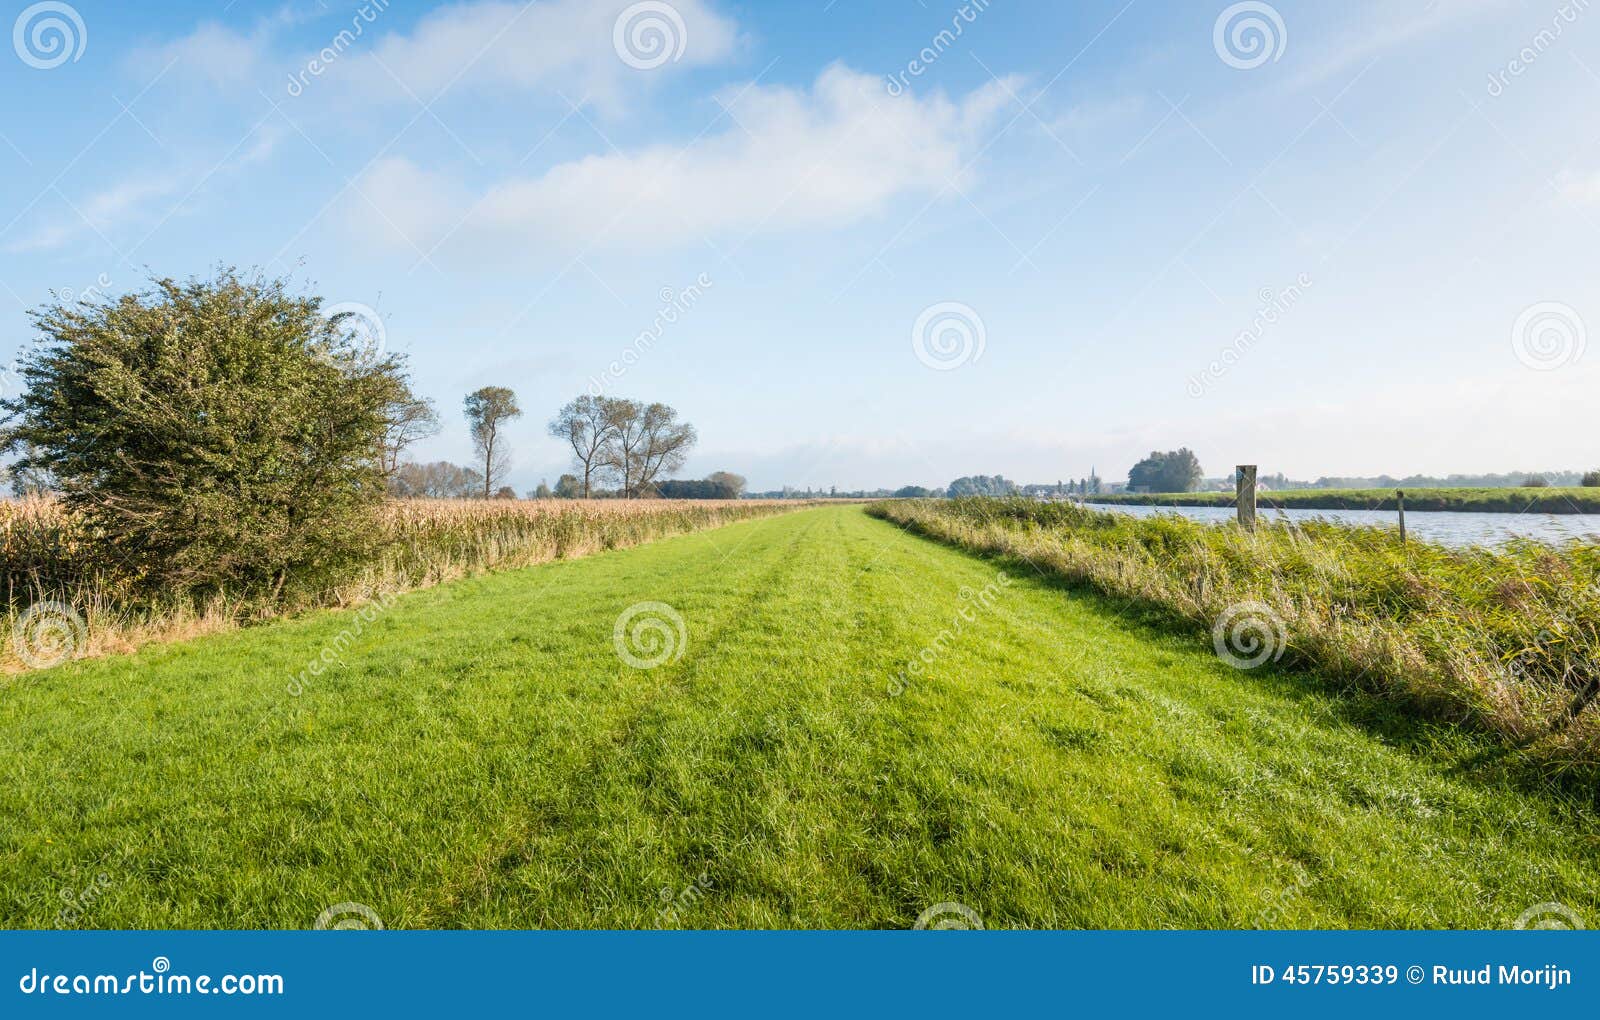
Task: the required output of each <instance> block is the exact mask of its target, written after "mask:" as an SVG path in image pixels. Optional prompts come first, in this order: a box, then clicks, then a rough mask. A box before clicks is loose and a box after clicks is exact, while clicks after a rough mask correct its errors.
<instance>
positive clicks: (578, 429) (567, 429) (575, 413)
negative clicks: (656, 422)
mask: <svg viewBox="0 0 1600 1020" xmlns="http://www.w3.org/2000/svg"><path fill="white" fill-rule="evenodd" d="M624 403H625V401H618V400H615V399H613V398H611V397H596V396H591V395H590V394H587V393H585V394H584V395H583V396H581V397H579V398H577V399H576V400H574V401H572V402H571V403H569V404H567V406H565V407H563V408H562V409H561V410H559V411H557V412H556V416H555V417H554V418H552V419H550V424H549V426H548V427H549V430H550V435H552V436H553V437H555V438H556V439H560V440H562V441H563V442H565V443H566V444H567V445H568V446H570V447H572V462H573V464H574V465H575V466H576V467H577V468H578V471H579V472H580V474H581V476H582V485H581V487H580V489H579V494H580V495H582V496H583V498H584V499H588V498H589V493H590V487H591V484H592V483H593V481H594V480H595V474H596V473H597V472H601V471H604V470H605V467H606V463H607V461H608V459H609V456H608V453H607V447H608V445H609V444H610V442H611V440H612V437H613V436H615V435H616V431H617V424H618V423H617V417H618V415H619V414H620V412H621V411H622V410H623V408H622V407H621V405H622V404H624Z"/></svg>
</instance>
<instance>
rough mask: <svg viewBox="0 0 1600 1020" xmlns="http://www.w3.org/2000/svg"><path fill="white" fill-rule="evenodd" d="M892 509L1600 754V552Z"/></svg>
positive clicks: (950, 536) (1303, 529) (1552, 748)
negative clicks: (1456, 546)
mask: <svg viewBox="0 0 1600 1020" xmlns="http://www.w3.org/2000/svg"><path fill="white" fill-rule="evenodd" d="M869 512H871V513H873V514H874V515H875V516H878V517H881V518H883V519H886V520H889V521H892V522H895V523H897V524H900V525H902V526H905V527H908V528H912V529H914V530H917V531H919V532H921V533H924V534H927V535H929V536H930V537H934V538H938V539H941V540H944V541H947V542H950V543H952V544H955V545H958V546H961V547H963V548H966V549H969V550H973V551H976V552H980V553H984V554H988V555H998V556H1004V557H1012V558H1016V559H1019V560H1025V561H1026V562H1027V563H1028V564H1031V565H1032V566H1033V567H1035V568H1037V569H1038V570H1040V571H1042V572H1044V573H1046V574H1050V575H1055V576H1057V577H1060V578H1063V579H1065V580H1067V581H1070V582H1073V583H1081V584H1085V585H1087V586H1090V587H1092V588H1094V589H1096V590H1098V591H1100V592H1103V593H1105V594H1109V595H1112V596H1116V597H1120V598H1125V599H1131V600H1134V601H1136V602H1137V603H1141V604H1144V605H1146V606H1149V607H1154V608H1157V609H1159V610H1161V611H1162V612H1163V613H1164V614H1165V615H1167V616H1170V617H1175V618H1176V619H1178V620H1180V621H1183V623H1184V624H1185V625H1189V626H1197V627H1201V628H1204V629H1206V630H1208V631H1210V632H1211V636H1212V640H1213V644H1214V645H1215V647H1216V650H1217V652H1218V654H1219V655H1220V656H1222V657H1223V658H1224V659H1225V660H1226V661H1229V662H1232V663H1234V664H1235V665H1240V666H1242V667H1244V668H1253V667H1254V666H1257V665H1270V664H1273V663H1284V664H1289V665H1295V666H1299V667H1305V668H1308V669H1311V670H1314V671H1315V672H1316V673H1317V674H1319V675H1321V676H1323V677H1325V678H1327V679H1329V680H1331V681H1332V682H1334V683H1336V684H1340V685H1345V686H1348V687H1352V688H1361V689H1365V690H1370V691H1375V692H1379V693H1381V694H1383V695H1385V696H1386V697H1391V698H1393V699H1395V700H1396V701H1398V702H1400V703H1402V704H1403V705H1404V706H1406V707H1407V708H1408V709H1411V710H1415V711H1418V712H1422V713H1425V714H1426V715H1428V716H1430V717H1433V718H1439V719H1444V720H1448V721H1450V722H1454V723H1463V724H1469V725H1474V726H1479V727H1482V728H1484V729H1487V730H1490V731H1492V732H1494V733H1497V734H1499V735H1500V736H1502V737H1503V738H1504V739H1505V741H1506V742H1507V743H1508V745H1510V746H1511V747H1512V748H1513V749H1514V753H1515V754H1518V755H1523V756H1526V757H1527V758H1528V759H1529V760H1530V761H1532V762H1533V763H1534V764H1536V766H1537V767H1539V768H1540V769H1542V770H1545V771H1551V772H1572V771H1579V772H1582V773H1583V774H1585V775H1593V774H1594V769H1595V767H1596V766H1597V765H1600V706H1597V702H1600V697H1597V695H1600V546H1595V545H1593V544H1585V543H1577V542H1573V543H1569V544H1566V545H1559V546H1557V545H1550V544H1546V543H1539V542H1533V541H1521V542H1517V543H1514V544H1512V545H1510V546H1508V547H1505V548H1499V549H1488V548H1472V549H1449V548H1445V547H1442V546H1438V545H1433V544H1429V543H1425V542H1417V541H1411V542H1409V543H1405V544H1402V543H1401V542H1400V541H1399V538H1398V536H1397V535H1396V533H1395V532H1394V531H1391V530H1388V529H1383V528H1358V527H1347V526H1341V525H1335V524H1329V523H1325V522H1313V523H1309V524H1303V525H1291V524H1287V523H1274V524H1266V523H1263V524H1262V526H1260V527H1259V528H1258V529H1257V530H1256V531H1254V532H1249V531H1245V530H1243V529H1240V528H1237V527H1232V526H1226V527H1218V526H1215V525H1208V524H1204V523H1201V522H1197V521H1192V520H1188V519H1185V518H1181V517H1178V516H1176V515H1161V516H1158V517H1155V518H1143V519H1138V518H1129V517H1126V516H1123V515H1117V514H1111V513H1105V512H1100V511H1095V510H1090V509H1086V508H1082V507H1077V506H1071V505H1066V504H1041V503H1037V502H1033V501H1030V500H1024V499H1014V500H993V499H962V500H953V501H894V502H885V503H876V504H873V506H872V507H870V508H869Z"/></svg>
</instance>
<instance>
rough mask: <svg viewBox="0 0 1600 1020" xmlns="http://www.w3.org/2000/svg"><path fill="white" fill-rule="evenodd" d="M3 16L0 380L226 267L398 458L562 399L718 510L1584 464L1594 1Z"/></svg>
mask: <svg viewBox="0 0 1600 1020" xmlns="http://www.w3.org/2000/svg"><path fill="white" fill-rule="evenodd" d="M1230 6H1232V7H1234V8H1236V9H1233V10H1228V8H1230ZM38 7H39V5H33V6H32V7H30V5H26V4H22V3H13V4H11V5H10V6H9V7H8V8H6V11H7V13H8V14H9V15H10V16H11V17H13V18H15V19H16V21H15V22H14V32H13V50H14V53H9V54H6V59H4V60H0V87H3V88H4V91H5V95H6V96H7V97H8V102H7V103H6V104H5V112H4V113H3V114H0V176H3V178H4V182H3V183H4V187H3V189H0V228H3V229H0V283H3V287H0V321H3V322H4V323H5V324H6V329H5V331H4V344H5V346H8V347H10V348H12V349H13V350H15V349H20V348H21V347H22V346H23V345H24V344H26V343H27V341H28V339H29V336H30V334H29V327H28V322H27V319H26V317H25V315H24V312H25V310H26V309H27V308H29V307H33V306H36V305H38V304H40V303H41V302H43V301H45V300H47V299H48V298H49V297H50V294H51V293H52V292H59V291H70V292H72V293H74V294H77V293H81V292H83V291H85V290H87V289H90V288H94V287H100V288H101V289H104V290H106V291H108V292H110V293H119V292H122V291H125V290H129V289H133V288H136V287H138V286H139V285H140V283H141V280H142V279H143V278H144V277H145V276H146V274H147V273H150V272H153V273H158V274H163V275H175V276H187V275H192V274H199V273H205V272H207V271H208V270H209V269H210V268H211V267H214V266H216V265H219V264H231V265H238V266H241V267H262V268H264V269H266V270H267V271H269V272H271V273H274V274H287V275H290V276H292V277H293V278H294V279H295V280H296V281H297V282H298V283H300V284H302V285H304V286H306V287H308V288H309V289H311V290H313V291H314V292H316V293H319V294H321V295H323V296H324V297H325V298H326V299H327V300H328V301H329V302H331V303H342V302H354V303H359V304H362V305H366V306H369V307H371V308H374V309H376V310H377V313H378V314H379V315H381V317H382V321H383V327H384V331H385V340H386V343H387V346H388V347H389V349H391V350H395V351H401V352H404V353H406V354H407V355H409V357H410V359H411V364H412V368H413V374H414V377H415V380H416V382H417V385H418V388H419V390H420V391H421V392H423V393H424V394H425V395H427V396H429V397H432V398H433V399H435V400H436V401H437V402H438V404H439V407H440V409H441V412H442V413H443V416H444V418H445V420H446V422H447V428H446V429H445V431H444V433H443V434H441V435H440V436H439V437H437V438H436V439H434V440H431V441H429V442H428V443H427V444H425V446H423V447H422V448H421V449H419V450H418V451H417V455H418V456H419V457H421V458H424V459H435V458H448V459H453V460H458V461H465V460H467V459H468V458H469V456H470V454H469V449H468V443H467V439H466V435H465V429H464V427H463V425H462V422H461V415H460V406H461V397H462V395H463V394H465V393H466V392H468V391H470V390H472V389H475V388H477V387H479V386H482V385H487V384H499V385H507V386H511V387H512V388H513V389H515V390H516V391H517V393H518V395H519V397H520V399H521V402H522V405H523V407H524V408H525V409H526V411H527V415H526V417H525V418H524V419H523V420H522V421H521V422H519V423H518V427H517V429H516V431H515V435H514V437H513V441H514V445H515V460H516V466H515V468H514V471H513V475H512V481H513V483H514V484H516V486H517V487H518V488H519V489H526V488H531V487H532V486H533V485H535V484H536V483H537V482H538V481H539V480H540V479H541V478H548V479H549V480H551V481H552V482H553V481H554V479H555V476H556V475H557V474H559V473H560V472H561V471H563V470H565V469H566V458H565V455H564V453H563V451H562V449H561V447H560V446H559V445H558V444H557V443H556V442H555V441H554V440H551V439H549V438H547V437H546V436H545V435H544V427H543V424H544V422H545V420H547V419H548V417H549V416H550V414H551V412H553V411H554V409H555V408H556V407H558V406H559V405H560V404H561V403H563V402H564V401H565V400H567V399H570V398H571V397H573V396H575V395H577V394H579V393H581V392H584V391H585V390H586V389H588V388H590V387H591V386H592V385H594V384H595V381H596V380H600V383H601V384H602V385H604V386H605V388H606V390H607V391H608V392H612V393H617V394H621V395H626V396H633V397H638V398H645V399H656V400H663V401H665V402H667V403H670V404H672V405H674V406H676V407H677V408H679V409H680V410H681V411H682V412H683V414H684V415H685V417H687V418H688V419H689V420H690V421H692V422H694V423H695V425H696V426H697V427H698V429H699V432H700V435H701V442H700V446H699V449H698V450H697V452H696V454H695V456H694V457H693V458H692V460H691V462H690V463H689V465H688V466H687V469H686V471H685V472H684V473H685V474H687V475H699V474H703V473H706V472H709V471H713V470H719V469H727V470H732V471H737V472H739V473H742V474H745V475H747V476H748V477H749V479H750V481H751V483H752V485H753V486H754V487H756V488H769V487H777V486H780V485H783V484H792V485H797V486H806V485H820V486H827V485H838V486H840V487H844V488H855V487H859V486H878V485H889V486H898V485H902V484H908V483H918V484H943V483H944V482H947V481H948V480H949V479H950V478H952V477H955V476H957V475H961V474H968V473H979V472H982V473H995V472H1002V473H1004V474H1006V475H1007V476H1009V477H1013V478H1017V479H1019V480H1022V481H1053V480H1055V479H1057V478H1063V477H1076V476H1080V475H1083V474H1086V473H1088V471H1089V470H1090V468H1091V466H1094V467H1098V468H1099V470H1100V472H1101V474H1102V475H1105V476H1107V477H1112V478H1116V477H1120V476H1122V475H1123V474H1124V473H1125V472H1126V470H1127V468H1128V466H1129V465H1130V464H1131V463H1132V462H1133V461H1134V460H1135V459H1137V458H1138V456H1140V455H1141V454H1142V453H1144V452H1146V451H1148V450H1150V449H1152V448H1157V447H1159V448H1162V449H1166V448H1171V447H1176V446H1178V445H1188V446H1191V447H1193V448H1194V449H1195V450H1196V451H1197V452H1198V454H1199V455H1200V458H1201V462H1202V463H1203V464H1204V466H1205V467H1206V469H1207V470H1208V472H1209V473H1211V474H1213V475H1217V474H1223V473H1225V472H1226V471H1227V470H1229V469H1230V468H1231V465H1233V464H1234V463H1240V462H1259V463H1260V464H1261V465H1262V468H1263V470H1265V471H1275V470H1282V471H1285V472H1288V473H1289V474H1291V475H1295V476H1302V477H1304V476H1313V477H1314V476H1316V475H1322V474H1366V473H1378V472H1389V473H1394V474H1404V473H1409V472H1427V473H1445V472H1450V471H1484V470H1512V469H1525V468H1526V469H1531V468H1555V467H1593V466H1596V465H1600V449H1597V445H1600V444H1597V441H1596V438H1595V437H1596V436H1597V435H1600V427H1597V426H1600V401H1597V400H1595V399H1594V392H1595V384H1596V382H1597V381H1600V351H1595V350H1587V351H1586V350H1585V348H1586V347H1587V346H1588V341H1589V340H1590V339H1591V338H1590V337H1589V336H1588V327H1589V326H1590V325H1593V326H1595V328H1597V329H1600V273H1597V272H1596V270H1597V268H1600V245H1597V243H1596V239H1597V238H1600V231H1597V229H1596V228H1597V226H1600V4H1595V5H1594V6H1593V7H1590V6H1588V5H1586V4H1585V3H1583V2H1581V0H1571V2H1568V3H1565V4H1563V3H1551V2H1526V0H1519V2H1512V0H1504V2H1501V0H1456V2H1450V0H1385V2H1365V0H1358V2H1351V3H1341V4H1337V5H1335V4H1319V3H1301V2H1291V0H1281V2H1276V3H1273V4H1272V5H1270V6H1269V5H1266V4H1261V3H1254V4H1245V5H1229V4H1225V3H1221V2H1218V3H1193V2H1189V3H1160V2H1154V0H1133V2H1131V3H1130V2H1128V0H1111V2H1105V3H1101V2H1092V0H1091V2H1083V3H1073V4H1066V3H1044V2H1038V3H1023V2H1016V0H993V2H990V3H982V2H969V3H967V4H959V3H944V2H941V0H921V2H917V0H907V2H904V3H875V4H856V3H848V2H845V0H836V2H833V3H829V2H827V0H817V2H806V3H798V2H797V3H743V4H736V3H725V2H721V0H673V2H672V3H671V4H670V5H668V4H663V3H651V4H644V5H638V4H635V5H629V4H625V3H614V4H612V3H599V2H595V3H584V2H578V0H542V2H538V3H532V4H524V3H516V2H500V3H476V2H469V3H460V4H452V5H427V4H416V3H401V2H398V0H396V2H393V3H391V4H384V3H382V2H380V0H369V2H367V3H365V4H361V3H346V2H339V0H307V2H304V3H290V4H284V5H280V4H251V3H246V2H244V0H235V2H234V3H232V4H228V5H226V6H224V5H223V4H221V3H219V2H210V3H194V4H186V3H163V4H160V5H143V4H140V5H133V4H126V3H98V2H90V0H81V2H75V3H73V4H71V5H70V9H68V10H65V11H64V10H62V8H66V7H67V5H64V4H51V5H45V6H44V8H43V9H35V8H38ZM629 7H632V8H634V9H633V10H632V11H629V12H627V14H628V17H627V18H626V19H622V23H621V27H620V28H619V19H621V18H622V15H623V14H624V13H625V8H629ZM52 19H54V20H55V22H56V24H55V25H50V24H44V22H49V21H51V20H52ZM958 24H959V26H960V31H959V32H957V31H956V29H955V26H956V25H958ZM357 25H359V26H360V30H359V32H357V31H356V29H355V26H357ZM56 27H60V28H61V29H62V31H59V32H57V31H53V29H54V28H56ZM652 29H660V31H659V32H654V33H653V32H652ZM635 30H637V31H635ZM1235 30H1237V31H1235ZM341 33H344V34H343V35H341ZM941 33H945V34H943V35H941ZM652 45H656V47H657V48H655V49H652V48H651V47H652ZM324 51H326V52H324ZM319 54H322V57H320V58H319ZM329 57H331V59H327V58H329ZM313 60H316V61H317V63H315V64H313V63H312V61H313ZM913 62H915V63H913ZM686 294H687V297H686V296H685V295H686ZM668 310H670V312H669V314H666V315H663V312H664V311H668ZM667 320H672V321H667ZM646 333H648V334H649V336H648V337H647V340H646V342H644V343H641V342H640V340H639V337H640V335H641V334H646ZM1593 339H1595V342H1596V343H1597V344H1600V337H1596V338H1593ZM630 350H632V351H633V352H634V353H633V354H627V355H626V356H625V352H629V351H630ZM612 362H618V363H619V365H622V367H623V369H624V370H623V371H622V372H621V373H620V375H616V374H611V373H608V370H607V366H608V365H610V364H611V363H612ZM624 362H626V364H624Z"/></svg>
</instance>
